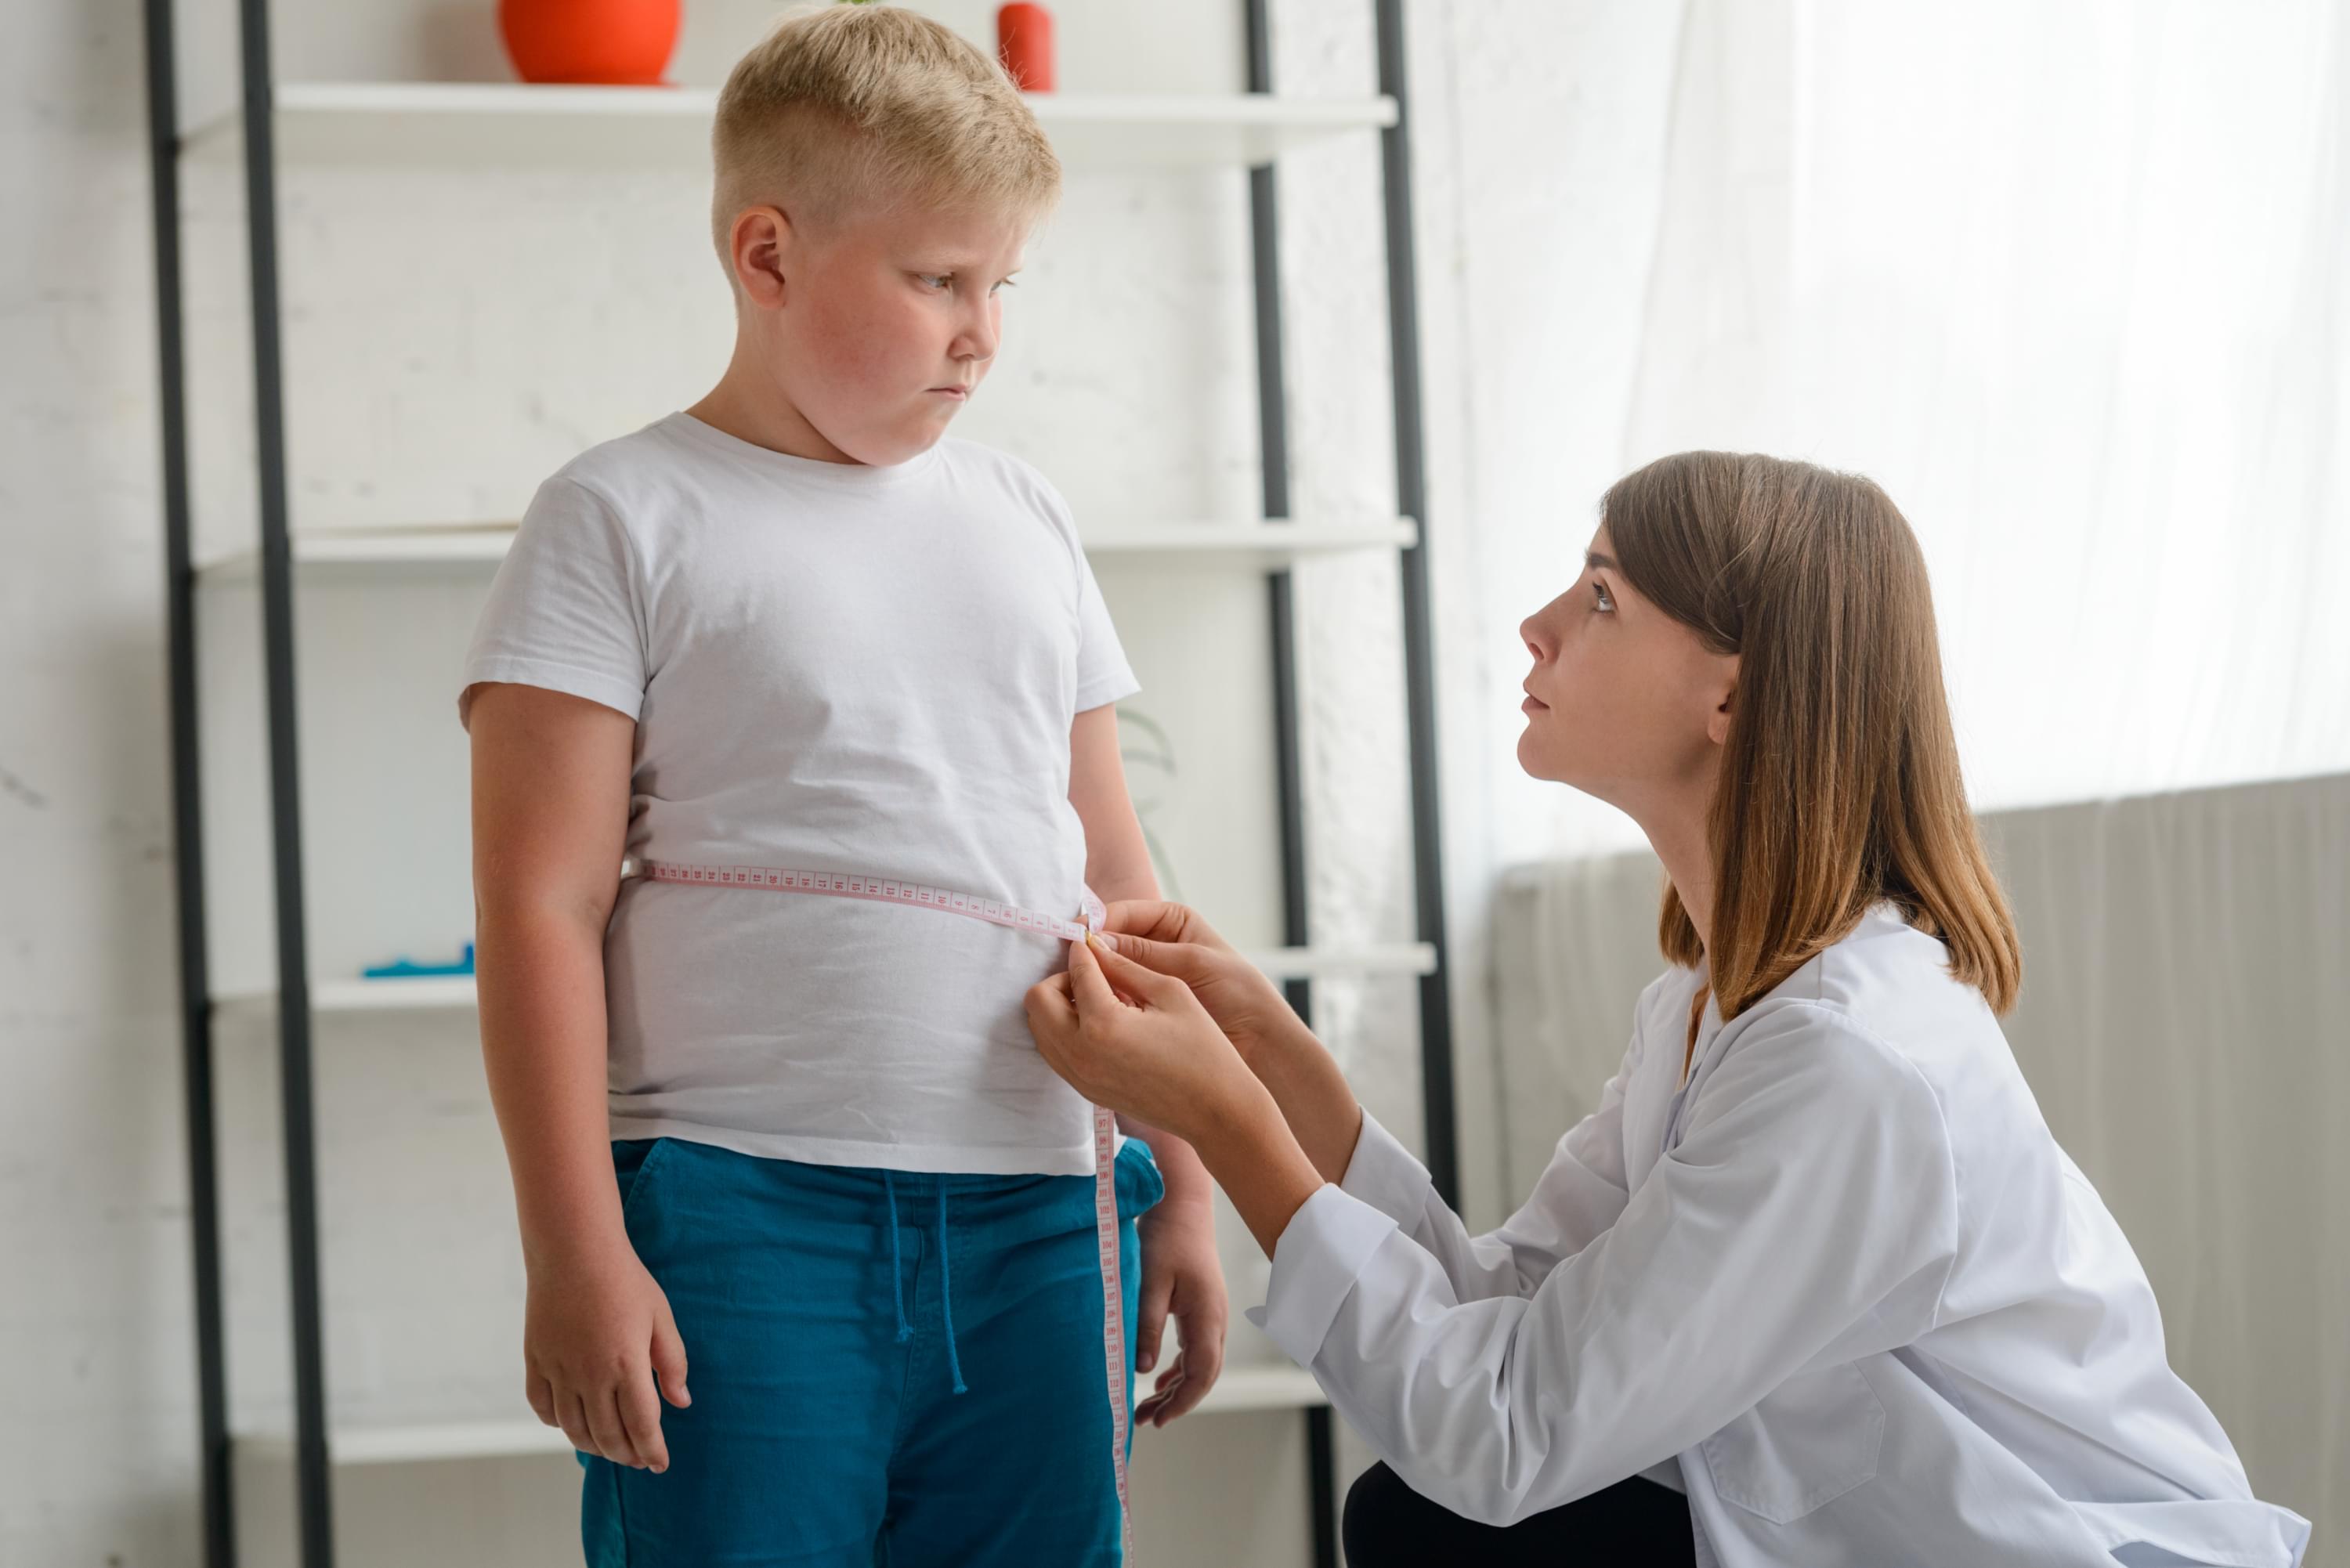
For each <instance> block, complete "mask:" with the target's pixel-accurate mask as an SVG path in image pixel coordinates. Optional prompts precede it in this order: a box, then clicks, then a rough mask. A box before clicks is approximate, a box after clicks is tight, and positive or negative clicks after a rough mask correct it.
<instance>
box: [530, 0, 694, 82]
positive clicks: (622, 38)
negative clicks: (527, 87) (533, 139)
mask: <svg viewBox="0 0 2350 1568" xmlns="http://www.w3.org/2000/svg"><path fill="white" fill-rule="evenodd" d="M678 5H679V0H498V31H499V33H500V34H501V35H503V36H504V38H505V45H506V57H507V58H508V59H510V60H512V61H513V62H514V67H515V73H516V74H517V75H519V76H520V77H521V78H522V79H523V80H525V81H526V82H591V83H598V84H602V85H607V86H616V87H653V86H658V85H659V84H660V79H661V73H662V72H663V71H665V70H667V69H668V68H669V57H670V51H671V50H672V49H674V48H675V47H677V26H678Z"/></svg>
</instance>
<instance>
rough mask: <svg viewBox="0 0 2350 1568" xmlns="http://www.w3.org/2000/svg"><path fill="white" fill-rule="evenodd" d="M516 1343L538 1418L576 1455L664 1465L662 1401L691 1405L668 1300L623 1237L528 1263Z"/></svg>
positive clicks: (647, 1465) (640, 1465) (640, 1466)
mask: <svg viewBox="0 0 2350 1568" xmlns="http://www.w3.org/2000/svg"><path fill="white" fill-rule="evenodd" d="M522 1344H523V1364H524V1366H525V1368H526V1370H527V1374H528V1379H527V1392H528V1395H529V1398H530V1407H531V1408H532V1409H533V1410H536V1412H537V1413H538V1418H539V1419H540V1420H542V1421H544V1422H546V1424H547V1425H548V1426H550V1427H560V1428H563V1434H564V1436H565V1437H567V1438H570V1439H571V1446H572V1447H573V1448H575V1449H578V1450H579V1451H580V1452H581V1453H583V1454H598V1455H601V1456H602V1457H603V1458H605V1459H610V1460H611V1461H612V1462H613V1463H615V1464H623V1465H628V1466H629V1467H630V1468H631V1469H650V1470H651V1471H653V1472H654V1473H656V1474H658V1473H660V1471H662V1470H666V1469H669V1445H668V1444H667V1443H666V1442H664V1441H663V1440H662V1438H661V1429H660V1401H661V1398H662V1397H667V1398H668V1400H669V1402H670V1403H671V1404H672V1405H675V1406H676V1407H678V1408H680V1409H683V1408H684V1407H686V1406H688V1405H690V1404H691V1403H692V1402H693V1401H692V1397H691V1395H689V1394H687V1393H686V1391H685V1344H684V1342H683V1341H682V1340H681V1339H680V1338H679V1337H678V1333H677V1320H676V1319H675V1318H674V1317H672V1316H671V1315H670V1310H669V1298H668V1297H667V1296H666V1295H663V1294H662V1293H661V1288H660V1286H659V1285H657V1284H655V1283H654V1282H653V1277H652V1275H651V1274H650V1273H649V1272H647V1271H646V1269H645V1266H644V1264H643V1263H641V1262H638V1260H637V1255H636V1253H635V1252H633V1251H629V1248H628V1246H627V1245H626V1244H625V1243H622V1244H621V1245H619V1247H617V1248H614V1249H607V1250H604V1251H597V1252H592V1253H585V1254H582V1255H580V1256H577V1257H574V1258H567V1259H562V1260H559V1261H554V1262H537V1263H534V1264H533V1265H532V1267H531V1270H530V1300H529V1304H528V1306H527V1307H526V1309H525V1312H524V1315H523V1341H522ZM656 1374H658V1375H659V1386H658V1389H656V1385H655V1375H656Z"/></svg>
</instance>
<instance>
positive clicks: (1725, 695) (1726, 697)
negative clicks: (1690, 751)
mask: <svg viewBox="0 0 2350 1568" xmlns="http://www.w3.org/2000/svg"><path fill="white" fill-rule="evenodd" d="M1721 664H1722V673H1721V685H1720V687H1719V688H1718V689H1717V690H1716V691H1715V693H1714V702H1713V711H1711V713H1708V714H1707V715H1706V716H1705V738H1706V739H1707V740H1709V741H1711V742H1713V743H1714V744H1715V745H1717V746H1724V745H1728V744H1729V743H1730V715H1731V711H1733V710H1734V709H1735V707H1736V705H1737V701H1738V656H1737V655H1736V654H1734V653H1733V654H1730V655H1728V656H1727V657H1725V658H1724V659H1722V661H1721Z"/></svg>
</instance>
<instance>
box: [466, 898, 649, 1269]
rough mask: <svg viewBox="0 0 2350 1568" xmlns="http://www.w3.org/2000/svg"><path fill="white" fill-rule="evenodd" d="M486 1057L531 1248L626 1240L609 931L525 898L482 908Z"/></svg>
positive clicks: (528, 1256)
mask: <svg viewBox="0 0 2350 1568" xmlns="http://www.w3.org/2000/svg"><path fill="white" fill-rule="evenodd" d="M476 927H477V929H476V931H475V937H474V941H475V947H476V952H477V957H478V966H477V967H478V968H479V971H480V976H479V980H478V981H477V985H478V989H479V991H480V992H481V1018H482V1063H483V1067H484V1071H485V1072H486V1074H487V1075H488V1078H489V1085H490V1103H491V1105H492V1106H493V1107H494V1109H495V1110H496V1112H497V1117H498V1130H499V1132H500V1133H501V1134H502V1135H503V1136H504V1139H505V1146H506V1162H507V1165H508V1166H509V1168H511V1169H512V1171H513V1174H514V1189H515V1212H516V1215H517V1217H518V1219H519V1220H520V1221H521V1228H522V1243H523V1256H524V1258H525V1262H531V1263H536V1262H539V1261H540V1260H542V1259H544V1258H546V1257H549V1256H552V1255H556V1254H558V1253H577V1252H578V1251H581V1250H582V1249H593V1248H599V1247H608V1246H611V1245H615V1244H617V1245H619V1246H622V1247H625V1246H627V1245H628V1236H627V1232H626V1231H624V1230H623V1229H622V1227H621V1223H620V1201H619V1188H618V1186H617V1185H616V1184H615V1182H614V1181H613V1179H612V1155H611V1144H610V1137H611V1122H610V1118H609V1116H608V1111H607V1102H606V1098H605V1023H606V1020H605V1012H604V932H603V929H602V927H601V925H600V924H598V923H596V922H593V921H590V920H588V919H584V918H582V917H580V916H578V915H576V914H574V913H571V912H568V911H564V910H559V909H548V908H545V907H541V906H536V905H529V904H523V905H515V906H508V907H505V908H502V909H501V908H483V909H478V910H477V912H476Z"/></svg>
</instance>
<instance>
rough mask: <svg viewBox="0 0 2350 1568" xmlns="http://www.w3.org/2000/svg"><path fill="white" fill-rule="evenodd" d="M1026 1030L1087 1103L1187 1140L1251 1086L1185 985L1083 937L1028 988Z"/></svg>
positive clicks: (1255, 1089) (1205, 1130) (1253, 1090)
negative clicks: (1056, 967) (1065, 963)
mask: <svg viewBox="0 0 2350 1568" xmlns="http://www.w3.org/2000/svg"><path fill="white" fill-rule="evenodd" d="M1026 1005H1027V1012H1028V1029H1029V1033H1032V1034H1034V1035H1035V1037H1036V1049H1037V1050H1038V1051H1039V1052H1041V1053H1042V1054H1043V1055H1044V1057H1045V1062H1046V1063H1047V1064H1050V1066H1051V1067H1052V1069H1053V1071H1055V1073H1058V1074H1059V1075H1061V1076H1062V1077H1064V1078H1066V1079H1067V1080H1068V1082H1069V1085H1070V1086H1071V1087H1073V1088H1075V1089H1076V1091H1077V1093H1079V1094H1081V1095H1083V1096H1086V1098H1087V1099H1088V1100H1091V1101H1092V1102H1093V1103H1094V1104H1095V1105H1097V1106H1108V1107H1109V1108H1110V1109H1112V1110H1114V1111H1121V1112H1124V1113H1125V1114H1126V1115H1128V1116H1133V1117H1135V1118H1136V1119H1137V1120H1139V1121H1145V1122H1149V1124H1150V1125H1151V1126H1153V1127H1165V1128H1166V1129H1167V1130H1168V1131H1169V1132H1170V1133H1173V1134H1174V1135H1175V1136H1176V1137H1180V1138H1181V1139H1183V1140H1184V1141H1185V1142H1187V1143H1191V1144H1197V1143H1199V1142H1201V1139H1202V1137H1205V1136H1207V1135H1209V1134H1210V1133H1211V1132H1213V1131H1214V1130H1215V1129H1217V1128H1218V1127H1220V1126H1221V1125H1222V1121H1223V1120H1224V1119H1226V1118H1227V1117H1228V1116H1229V1113H1230V1112H1231V1111H1232V1110H1233V1109H1234V1108H1235V1107H1237V1106H1242V1105H1244V1104H1246V1103H1247V1102H1248V1101H1249V1100H1250V1099H1251V1098H1252V1097H1253V1096H1254V1095H1256V1094H1258V1093H1260V1092H1261V1090H1260V1088H1259V1085H1257V1083H1256V1080H1255V1079H1254V1078H1253V1076H1252V1075H1250V1073H1249V1070H1248V1066H1247V1064H1245V1063H1243V1061H1242V1060H1241V1058H1240V1054H1239V1053H1237V1052H1236V1051H1234V1050H1233V1049H1232V1042H1231V1041H1229V1040H1227V1039H1225V1038H1224V1034H1223V1032H1222V1030H1220V1029H1218V1028H1217V1027H1216V1022H1215V1020H1214V1019H1212V1018H1211V1017H1210V1016H1209V1015H1208V1010H1207V1009H1206V1008H1205V1007H1203V1006H1201V1002H1200V999H1199V998H1198V997H1196V996H1194V995H1193V994H1192V993H1191V987H1190V986H1188V985H1186V984H1185V983H1184V982H1183V981H1180V980H1177V979H1175V978H1174V977H1173V976H1171V975H1163V974H1159V973H1155V972H1154V971H1150V970H1147V969H1145V968H1143V967H1142V966H1141V965H1140V964H1139V963H1136V962H1134V961H1132V960H1130V959H1126V958H1121V957H1120V956H1118V954H1117V953H1114V952H1108V951H1102V950H1097V949H1096V948H1095V947H1094V946H1093V944H1092V943H1091V942H1072V943H1070V944H1069V967H1068V969H1067V971H1066V972H1064V973H1061V974H1056V975H1054V976H1052V977H1050V978H1049V979H1045V980H1041V981H1037V982H1036V983H1035V985H1033V986H1031V987H1029V988H1028V996H1027V1002H1026Z"/></svg>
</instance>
